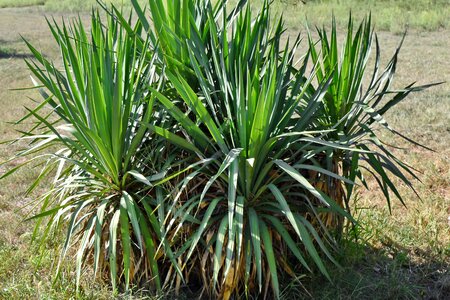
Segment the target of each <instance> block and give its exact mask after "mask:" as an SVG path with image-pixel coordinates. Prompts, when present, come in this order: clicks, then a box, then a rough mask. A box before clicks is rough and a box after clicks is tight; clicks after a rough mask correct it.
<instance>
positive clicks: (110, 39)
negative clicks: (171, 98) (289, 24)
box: [2, 12, 170, 288]
mask: <svg viewBox="0 0 450 300" xmlns="http://www.w3.org/2000/svg"><path fill="white" fill-rule="evenodd" d="M91 26H92V29H91V30H90V32H87V31H86V30H85V29H84V27H83V24H82V22H81V20H78V21H74V22H73V24H72V25H66V24H63V25H58V24H57V23H56V22H53V23H51V22H49V27H50V30H51V32H52V34H53V36H54V38H55V40H56V42H57V44H58V46H59V48H60V51H61V57H62V62H61V66H62V67H61V68H58V67H56V66H55V65H54V64H53V63H52V62H50V61H48V60H47V58H46V57H45V56H44V55H43V54H41V53H40V52H38V51H37V50H36V49H35V48H34V47H33V46H32V45H31V44H29V43H28V42H27V45H28V47H29V49H30V51H31V52H32V53H33V55H34V58H35V60H30V61H27V65H28V67H29V68H30V70H31V72H32V73H33V77H34V78H35V83H36V86H37V88H38V89H39V91H40V93H41V95H42V98H43V100H42V101H40V102H39V104H38V106H37V107H36V108H34V109H28V108H27V110H28V112H29V113H28V114H27V115H26V116H25V117H24V118H22V119H21V120H20V121H19V122H18V123H22V122H24V121H27V120H31V119H34V120H35V125H34V126H33V127H32V128H31V129H29V130H27V131H25V132H23V137H21V138H19V140H20V141H23V140H25V141H29V143H28V146H27V147H26V148H25V149H24V150H23V151H20V152H19V153H17V154H16V156H15V157H14V158H13V159H18V158H29V159H28V160H27V161H26V162H25V163H24V164H22V165H21V166H23V165H25V164H28V163H33V162H37V163H38V165H39V166H42V171H41V174H40V175H39V177H38V178H37V179H36V181H35V182H34V183H33V184H32V185H31V187H30V189H29V190H28V192H31V191H32V190H33V189H34V188H35V187H36V186H37V185H38V184H39V183H40V182H41V181H42V180H43V179H44V178H45V177H46V176H49V175H52V176H53V175H54V180H53V182H52V184H51V186H50V187H49V188H48V190H47V192H46V193H44V195H42V197H40V198H39V199H38V205H39V206H40V210H41V213H39V214H37V215H35V216H33V217H32V219H38V224H37V227H36V231H35V237H38V238H39V239H40V240H41V241H42V242H45V241H46V240H48V239H50V238H51V236H52V232H54V230H55V231H58V229H63V228H64V229H65V230H66V232H67V233H66V240H65V243H64V246H63V247H62V250H61V259H63V258H64V256H65V255H66V253H67V252H68V250H69V248H70V247H71V246H72V245H75V246H76V247H77V248H78V250H77V252H76V258H75V259H76V267H77V286H78V283H79V279H80V275H81V271H82V270H83V268H82V267H83V265H86V264H89V265H90V264H91V263H92V264H93V266H94V271H95V273H97V274H101V275H103V274H105V273H110V279H111V281H112V284H113V287H114V288H116V287H118V286H119V284H122V283H123V284H124V286H125V288H128V287H129V283H130V282H139V281H140V280H141V279H145V280H148V279H151V278H153V279H154V280H153V281H152V284H153V285H154V286H155V287H156V288H160V287H161V282H160V277H159V271H158V262H157V260H158V259H159V258H161V257H163V258H166V257H170V255H169V256H166V255H165V254H164V255H163V254H162V252H163V251H166V250H167V249H166V248H165V247H162V248H159V250H158V246H159V245H160V242H161V239H160V237H161V230H160V228H159V226H160V223H159V222H158V220H157V219H156V217H155V216H154V215H153V210H154V208H155V206H156V203H155V202H154V200H152V199H153V196H154V195H152V194H151V193H150V192H149V191H148V190H149V189H150V187H151V181H154V180H158V178H160V177H161V175H160V174H159V175H158V172H160V171H163V170H164V169H165V164H166V165H170V157H169V156H164V155H165V153H167V152H165V151H164V148H165V142H164V141H161V139H158V138H155V136H154V135H152V134H151V132H149V129H148V128H149V127H148V126H149V124H152V123H159V121H158V120H160V119H163V115H162V114H161V113H158V114H157V115H155V113H154V111H153V107H154V99H155V98H154V96H153V95H152V93H151V92H149V89H150V87H152V88H153V89H158V88H159V87H160V83H161V82H162V81H161V80H160V76H159V74H157V73H156V72H155V70H156V67H155V66H154V60H156V56H150V59H148V57H149V56H148V53H146V55H142V53H140V52H139V49H140V47H138V43H137V42H136V41H137V39H136V35H138V34H140V32H141V29H142V26H141V24H140V23H137V24H136V25H135V27H134V28H133V31H134V34H132V35H131V34H128V33H127V32H126V30H125V29H124V28H123V27H122V26H120V23H119V22H118V21H117V20H116V18H114V16H110V17H108V18H107V20H106V21H103V20H102V17H101V16H100V14H99V12H93V13H92V18H91ZM146 44H148V41H146V42H145V43H144V46H145V45H146ZM139 46H142V45H141V44H139ZM17 169H18V168H14V169H12V170H11V171H9V172H8V173H6V174H4V175H3V176H2V177H5V176H8V175H10V174H12V173H13V172H15V171H17ZM44 219H45V220H46V221H44ZM41 223H45V224H46V225H45V226H44V227H43V228H44V230H43V231H40V230H38V229H39V228H41V227H39V225H40V224H41ZM164 246H166V245H164ZM167 251H170V250H167Z"/></svg>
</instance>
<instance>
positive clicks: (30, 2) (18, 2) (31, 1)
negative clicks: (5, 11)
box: [0, 0, 46, 8]
mask: <svg viewBox="0 0 450 300" xmlns="http://www.w3.org/2000/svg"><path fill="white" fill-rule="evenodd" d="M45 2H46V1H45V0H1V1H0V8H4V7H24V6H34V5H44V4H45Z"/></svg>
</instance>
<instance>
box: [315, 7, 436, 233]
mask: <svg viewBox="0 0 450 300" xmlns="http://www.w3.org/2000/svg"><path fill="white" fill-rule="evenodd" d="M331 25H332V26H331V33H328V32H327V30H326V29H325V28H323V29H319V28H317V34H318V36H319V40H318V42H315V41H314V40H313V38H312V35H311V32H308V37H309V48H310V53H311V58H312V62H313V63H314V64H315V65H317V81H318V83H320V82H322V81H323V80H325V79H326V78H327V76H329V75H330V74H331V75H332V81H331V83H330V85H329V86H328V90H327V92H326V94H325V96H324V101H323V107H322V112H321V114H320V115H319V116H318V120H319V122H320V126H319V128H323V129H333V130H332V131H331V132H329V133H327V136H326V139H327V140H329V141H334V142H338V143H345V144H347V145H349V146H350V147H351V150H349V149H334V150H333V151H332V152H329V153H325V154H326V155H324V156H323V157H322V158H321V165H322V166H323V167H324V168H326V169H328V170H329V171H331V172H333V173H338V174H342V175H343V176H344V177H346V178H348V179H349V180H350V181H352V182H354V181H355V180H356V179H359V180H360V181H361V182H362V183H363V184H364V185H365V186H366V187H367V185H366V183H365V180H364V177H363V172H362V170H366V171H367V172H368V173H369V174H371V175H373V176H374V177H375V179H376V181H377V183H378V185H379V187H380V189H381V190H382V191H383V194H384V196H385V197H386V200H387V203H388V206H389V208H390V207H391V201H390V198H391V197H390V193H394V195H395V196H396V197H397V198H398V199H399V200H400V201H401V202H402V203H403V204H405V203H404V201H403V199H402V196H401V194H400V193H399V191H398V189H397V187H396V185H395V184H394V182H393V181H392V179H391V176H394V177H397V178H398V179H399V180H400V181H402V182H403V183H405V184H406V185H407V186H409V187H410V188H411V189H412V190H413V191H414V192H415V190H414V187H413V185H412V183H411V181H410V179H408V178H415V179H418V177H417V176H416V174H415V172H414V171H415V170H414V168H412V167H411V166H408V165H407V164H406V163H404V162H402V161H401V160H399V159H398V158H397V157H395V155H394V153H393V152H392V150H391V149H390V147H388V146H387V145H386V144H385V143H383V142H382V141H381V140H380V139H379V137H378V135H377V131H376V129H377V128H382V129H386V130H388V131H390V132H392V133H393V134H395V135H397V136H401V137H403V138H406V139H407V140H408V141H410V142H412V143H414V144H417V143H416V142H414V141H411V140H410V139H408V138H407V137H405V136H403V135H402V134H401V133H399V132H397V131H396V130H395V129H393V128H391V127H390V126H389V125H388V123H387V122H386V120H385V119H384V118H383V115H384V114H385V113H386V112H387V111H388V110H389V109H390V108H392V107H393V106H395V105H396V104H398V103H399V102H400V101H402V100H403V99H405V98H406V97H407V96H408V95H409V94H410V93H412V92H418V91H422V90H424V89H426V88H429V87H431V86H433V85H434V84H429V85H423V86H416V85H414V83H412V84H410V85H408V86H406V87H405V88H403V89H399V90H392V88H391V85H392V82H393V79H394V75H395V71H396V67H397V61H398V55H399V52H400V48H401V45H402V43H403V39H404V37H405V36H403V39H402V41H401V43H400V45H399V47H398V48H397V49H396V51H395V54H394V56H393V57H392V58H391V60H390V61H389V63H388V65H387V66H386V68H385V69H384V70H382V69H381V66H380V57H381V56H380V46H379V43H378V38H377V36H376V35H375V42H376V53H375V64H374V66H373V68H371V67H369V66H368V61H369V58H370V54H371V51H372V48H373V47H372V43H373V39H374V32H373V26H372V22H371V16H370V15H369V16H368V17H366V18H364V20H362V22H361V24H360V25H359V26H358V28H357V30H356V32H355V31H354V23H353V19H352V17H351V15H350V17H349V21H348V26H347V37H346V39H345V40H344V43H343V44H342V46H341V47H342V51H339V50H338V47H339V42H338V38H337V29H336V22H335V20H334V18H333V21H332V24H331ZM354 150H356V152H355V151H354ZM359 150H365V151H366V152H360V151H359ZM408 176H411V177H408ZM310 180H311V181H313V182H314V185H315V186H317V187H319V188H320V189H322V190H323V191H324V192H326V193H327V194H328V195H329V196H330V197H331V198H333V199H334V200H335V201H336V202H337V203H339V204H340V205H341V206H343V207H345V208H346V209H347V210H348V211H350V207H349V204H348V202H349V200H350V198H351V195H352V191H353V189H354V185H353V184H346V188H345V189H344V186H343V182H342V181H339V180H335V179H331V178H328V179H326V180H324V179H320V178H319V177H318V176H316V178H314V177H312V178H310ZM326 221H327V225H329V226H332V227H336V226H337V227H339V228H341V227H342V221H343V220H342V218H336V217H335V216H333V215H330V214H328V215H327V220H326ZM338 231H341V229H338Z"/></svg>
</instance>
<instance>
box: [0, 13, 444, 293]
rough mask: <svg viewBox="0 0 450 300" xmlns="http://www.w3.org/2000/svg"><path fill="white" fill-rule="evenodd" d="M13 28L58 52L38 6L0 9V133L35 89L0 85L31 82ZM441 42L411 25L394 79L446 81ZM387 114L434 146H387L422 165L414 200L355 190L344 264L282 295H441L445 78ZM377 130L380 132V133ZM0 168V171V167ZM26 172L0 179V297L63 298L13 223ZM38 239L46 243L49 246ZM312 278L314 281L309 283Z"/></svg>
mask: <svg viewBox="0 0 450 300" xmlns="http://www.w3.org/2000/svg"><path fill="white" fill-rule="evenodd" d="M61 16H65V17H71V15H68V14H62V13H57V14H56V15H55V17H56V18H57V19H58V18H60V17H61ZM19 34H22V35H23V36H24V37H25V38H27V39H29V40H30V41H31V42H32V43H33V44H34V45H36V46H38V48H40V49H42V50H43V51H44V52H45V53H46V54H47V55H49V56H50V57H53V58H57V57H58V52H57V49H56V48H55V47H54V44H53V42H52V40H51V38H50V33H49V31H48V29H47V26H46V23H45V19H44V12H43V11H42V10H40V9H37V8H21V9H1V10H0V49H8V53H10V54H11V53H13V55H10V54H8V55H3V56H2V55H0V74H2V76H1V77H0V121H1V122H0V135H1V139H2V140H5V139H10V138H13V137H14V136H15V132H14V128H13V126H11V125H10V124H8V123H7V122H9V121H14V120H16V119H18V118H19V117H20V116H22V114H23V113H24V111H25V110H24V108H23V106H24V105H32V102H31V100H30V99H29V97H31V98H33V97H36V98H37V97H38V96H37V95H36V93H35V92H33V91H20V92H18V91H11V90H10V89H14V88H21V87H28V86H30V84H31V83H30V80H29V72H28V70H27V68H26V66H25V64H24V62H23V57H26V55H27V51H26V49H25V47H24V43H23V42H22V41H21V39H20V36H19ZM379 38H380V42H381V45H382V49H383V53H384V54H385V57H386V58H387V57H388V56H389V55H390V54H392V52H393V50H394V48H395V46H396V45H397V43H398V41H399V36H397V35H395V34H393V33H388V32H381V33H380V34H379ZM449 48H450V30H440V31H433V32H426V33H424V32H419V31H411V32H410V33H409V35H408V37H407V39H406V41H405V44H404V47H403V51H402V54H401V59H400V62H399V68H398V78H397V85H396V87H401V86H403V85H405V84H407V83H410V82H412V81H415V80H418V81H419V83H428V82H435V81H442V80H444V81H447V82H450V73H449V70H450V52H449V51H448V49H449ZM4 52H5V53H6V50H5V51H4ZM387 119H388V121H389V122H390V123H391V125H392V126H394V127H395V128H397V129H399V130H400V131H401V132H403V133H405V134H407V135H408V136H410V137H412V138H414V139H416V140H417V141H419V142H421V143H423V144H425V145H427V146H428V147H431V148H433V149H435V150H436V152H429V151H426V150H423V149H421V148H418V147H412V148H409V149H406V150H397V151H398V154H399V155H400V156H401V157H402V158H405V159H406V160H407V161H409V163H410V164H412V165H414V166H416V167H417V168H418V169H419V170H420V171H421V172H422V173H423V174H422V175H421V178H422V181H423V183H417V184H416V187H417V189H418V192H419V194H420V195H421V198H422V200H419V199H418V198H417V197H416V196H415V195H414V194H413V193H411V192H410V191H407V190H406V189H402V192H404V193H405V194H406V195H408V197H407V199H408V201H407V204H408V209H405V208H404V207H402V206H401V205H399V203H395V204H394V205H393V210H392V215H391V216H390V215H389V212H388V209H387V206H386V203H385V202H384V200H382V197H381V196H380V192H379V191H378V190H377V189H376V187H375V185H372V186H373V187H374V188H373V189H372V190H371V191H361V193H360V196H359V198H358V201H357V202H356V204H355V207H354V209H355V210H356V213H357V215H359V220H360V222H361V224H362V225H364V227H363V228H359V229H358V233H359V239H358V243H354V242H353V241H352V240H351V239H350V238H347V240H346V241H345V243H344V245H345V246H344V250H343V253H342V257H341V261H342V263H343V265H346V268H345V269H344V270H343V271H339V270H335V271H333V274H335V278H336V282H335V284H334V285H331V284H328V283H326V282H325V281H324V280H323V279H322V278H320V277H313V278H312V279H311V280H310V281H308V283H307V284H306V288H307V289H308V290H309V291H310V293H311V294H308V293H307V292H305V290H304V288H303V287H300V286H298V285H297V284H296V283H295V282H292V283H291V284H290V285H289V286H288V287H287V288H286V291H285V295H286V296H287V297H289V295H298V293H301V294H302V295H304V296H305V297H308V296H312V297H315V298H330V299H336V298H344V299H348V298H352V299H366V298H371V299H374V298H380V299H381V298H386V297H388V298H405V299H407V298H431V297H434V298H437V299H438V298H440V297H441V298H442V299H445V297H446V295H447V296H450V279H449V276H450V274H449V273H448V271H447V270H448V269H449V263H450V261H449V255H450V225H449V223H448V220H447V218H448V216H449V210H450V147H449V143H450V84H448V83H446V84H443V85H441V86H438V87H435V88H433V89H432V90H429V91H427V92H424V93H421V94H417V95H414V96H413V97H411V98H410V99H408V100H407V101H405V102H404V103H402V104H401V105H399V106H398V107H397V108H396V109H394V110H393V111H392V112H391V113H390V114H389V115H388V116H387ZM385 138H386V140H388V141H389V140H390V137H389V136H386V137H385ZM397 142H398V144H399V145H401V146H402V145H403V146H404V145H406V144H405V143H403V142H402V141H397ZM17 147H18V146H17V145H12V146H5V145H3V146H0V161H3V160H5V159H6V158H8V157H9V156H10V155H11V154H12V153H13V151H14V150H15V149H17ZM4 171H5V170H4V169H0V174H2V172H4ZM35 175H36V171H35V170H33V169H29V170H28V172H22V173H20V174H18V175H14V177H11V178H9V179H8V180H6V181H2V182H1V185H0V299H33V298H34V299H40V298H46V299H48V298H52V299H63V298H70V297H73V292H74V277H73V274H72V273H71V272H70V268H69V269H68V271H66V272H64V273H63V274H62V276H61V278H60V279H59V280H58V281H57V282H56V284H55V286H52V282H51V278H52V277H51V276H52V273H51V271H50V270H51V267H52V263H53V261H54V260H55V257H54V256H53V254H51V252H50V251H49V252H48V253H46V254H44V255H43V256H42V260H41V261H40V260H39V256H38V255H37V252H36V249H35V246H31V245H30V233H31V230H32V227H33V224H32V222H23V221H22V220H23V217H24V215H25V212H24V211H23V210H20V207H22V206H23V205H24V204H25V203H26V202H27V201H29V200H31V199H24V197H23V196H22V195H23V191H24V190H25V188H26V185H27V184H28V183H29V182H30V181H31V179H32V177H33V176H35ZM371 183H372V182H371ZM366 208H371V209H366ZM46 247H47V248H48V249H49V250H50V249H52V248H53V247H54V245H46ZM85 278H86V277H85ZM317 286H320V287H321V288H320V289H316V288H315V287H317ZM83 287H84V294H83V295H82V296H81V297H82V298H86V299H91V298H95V299H98V298H108V297H109V296H110V294H109V292H108V290H107V288H105V287H102V286H96V285H95V284H94V283H92V282H89V281H87V280H86V281H85V282H84V283H83ZM313 291H314V292H313ZM336 295H337V296H336ZM291 298H292V297H291Z"/></svg>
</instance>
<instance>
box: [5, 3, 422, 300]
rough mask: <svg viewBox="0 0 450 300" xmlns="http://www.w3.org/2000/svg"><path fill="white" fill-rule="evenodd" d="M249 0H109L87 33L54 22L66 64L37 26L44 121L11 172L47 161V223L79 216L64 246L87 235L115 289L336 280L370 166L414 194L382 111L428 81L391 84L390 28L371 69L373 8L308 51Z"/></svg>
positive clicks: (80, 261) (225, 289)
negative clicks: (121, 3) (47, 48)
mask: <svg viewBox="0 0 450 300" xmlns="http://www.w3.org/2000/svg"><path fill="white" fill-rule="evenodd" d="M244 2H246V1H239V2H238V4H237V5H236V6H235V7H234V8H232V9H231V12H230V13H228V7H227V5H226V4H227V2H226V1H221V0H219V1H216V2H215V4H214V5H213V4H212V2H211V1H209V0H182V1H164V0H156V1H153V0H152V1H149V3H148V11H147V10H146V9H144V8H142V7H141V6H140V5H139V4H138V2H137V1H134V0H133V1H132V3H133V6H134V11H135V12H136V13H137V16H138V18H137V20H135V19H133V18H132V17H131V16H129V17H125V16H124V14H123V12H122V11H120V10H119V9H117V8H115V7H111V8H108V7H106V6H104V9H105V11H106V13H107V14H106V15H107V17H106V21H103V20H105V18H103V17H101V16H100V14H99V13H98V12H93V13H92V20H91V22H92V29H91V30H90V32H87V31H86V30H85V29H84V27H83V25H82V23H81V21H79V20H78V21H76V22H74V23H73V24H72V25H71V26H67V25H65V24H63V25H58V24H57V23H55V22H53V23H50V22H49V25H50V29H51V31H52V34H53V36H54V38H55V40H56V41H57V43H58V46H59V48H60V50H61V57H62V63H61V67H60V68H58V67H55V65H54V64H53V63H52V62H50V61H49V60H48V59H47V58H46V57H45V56H44V55H43V54H41V53H40V52H38V51H37V50H36V49H35V48H34V47H33V46H32V45H31V44H29V43H27V44H28V46H29V48H30V50H31V52H32V53H33V55H34V56H35V60H33V61H27V64H28V66H29V68H30V70H31V71H32V73H33V77H34V78H35V79H34V80H35V84H36V88H38V89H39V91H40V93H41V95H42V96H43V100H42V101H41V102H39V104H38V105H37V107H35V108H33V109H28V111H29V113H28V114H27V115H26V116H25V117H24V118H22V119H21V120H19V122H18V123H22V122H24V121H26V120H31V119H34V120H35V124H34V126H33V127H32V128H30V129H28V130H26V131H22V134H23V136H22V137H21V138H19V139H18V140H19V141H29V143H28V145H27V146H26V148H25V149H24V150H23V151H20V152H18V153H17V154H16V155H15V157H13V159H23V158H26V159H27V160H26V162H25V163H23V164H22V165H20V166H19V167H16V168H13V169H11V170H10V171H9V172H7V173H6V174H4V175H3V176H2V177H6V176H8V175H10V174H13V173H14V172H16V171H17V170H18V169H20V168H21V167H22V166H24V165H27V164H30V163H34V162H36V163H37V165H38V166H41V167H42V172H41V174H40V175H39V176H38V178H37V179H36V181H35V182H34V183H33V184H32V185H31V186H30V188H29V190H28V192H31V191H33V190H34V189H35V188H36V186H37V185H38V184H39V183H41V182H42V181H43V180H44V179H45V178H46V177H48V176H54V177H53V178H54V180H53V182H52V183H51V185H50V187H49V188H48V190H47V192H46V193H44V195H42V197H40V198H39V199H38V200H37V204H38V205H40V213H38V214H37V215H35V216H34V217H32V218H33V219H37V220H38V224H37V227H36V231H35V237H40V238H41V240H42V241H43V242H45V241H46V240H48V239H49V238H50V237H51V236H52V233H53V232H55V231H56V232H57V231H58V229H64V230H66V232H67V233H66V235H65V243H64V245H63V246H62V251H61V261H62V260H63V259H64V257H65V256H66V255H67V253H68V251H69V249H70V247H71V246H72V245H74V246H75V248H76V249H77V251H76V254H75V260H76V266H77V285H78V283H79V279H80V276H81V273H82V270H83V266H87V265H92V266H93V269H94V271H95V273H96V274H99V275H103V277H105V278H107V277H109V279H110V280H111V283H112V285H113V287H114V288H115V289H117V288H118V287H123V288H124V289H129V287H130V283H142V282H143V281H150V282H151V284H152V286H153V287H154V288H155V289H156V290H160V291H161V290H163V289H165V288H168V287H174V288H175V289H176V290H177V291H179V290H180V287H181V285H182V284H183V285H187V286H196V287H198V289H199V293H200V297H201V296H205V295H208V296H210V297H220V298H223V299H229V298H232V297H241V296H246V297H253V296H259V295H262V296H264V297H272V296H273V297H274V298H279V297H280V290H281V284H280V282H283V281H285V278H284V277H285V276H286V277H291V278H292V277H295V276H296V275H297V274H298V273H300V272H305V271H306V270H308V271H313V269H314V267H315V268H317V269H318V270H320V272H322V273H323V274H324V275H325V276H326V277H327V278H329V279H330V280H331V278H330V277H329V275H328V273H327V271H326V268H325V263H324V259H326V258H325V257H327V258H328V259H329V260H331V261H332V262H334V263H336V261H335V260H334V259H333V257H332V250H334V249H335V248H336V242H335V235H334V234H332V232H331V230H330V229H332V230H334V229H336V222H334V221H333V220H332V219H337V220H338V221H339V222H338V225H339V226H338V228H337V229H338V233H339V232H340V231H341V230H342V223H343V220H344V218H347V219H348V220H349V221H350V222H354V220H353V219H352V217H351V214H350V209H349V205H348V202H349V199H350V197H351V195H352V191H353V189H354V186H355V181H356V180H359V181H361V182H362V183H363V184H365V181H364V177H363V172H362V171H363V170H367V171H368V172H369V173H371V174H373V175H374V176H375V178H376V180H377V182H378V183H379V185H380V187H381V189H382V191H383V193H384V194H385V196H386V198H387V200H388V203H389V204H390V196H389V193H390V191H392V192H394V194H395V195H396V196H397V197H399V198H400V200H401V201H403V200H402V199H401V196H400V194H399V192H398V190H397V188H396V186H395V184H394V182H393V181H392V180H391V178H390V176H388V173H391V174H392V175H393V176H395V177H398V178H399V179H400V180H402V181H403V182H405V183H406V184H407V185H409V186H412V185H411V183H410V181H409V180H408V178H407V175H408V174H409V175H412V176H413V177H415V176H416V175H415V174H414V172H413V171H414V170H413V169H412V168H411V167H409V166H408V165H406V164H405V163H403V162H401V161H400V160H399V159H397V158H396V157H395V156H394V155H393V153H392V152H391V151H390V150H389V148H388V147H386V146H385V145H384V144H383V143H382V142H381V141H380V140H379V139H378V138H377V135H376V134H375V133H376V132H375V126H381V127H384V128H387V129H388V130H391V131H392V132H394V133H396V134H399V133H398V132H396V131H394V130H393V129H392V128H390V127H389V126H388V125H387V123H386V121H385V120H384V119H383V117H382V116H383V114H384V113H385V112H386V111H387V110H388V109H389V108H391V107H392V106H394V105H395V104H397V103H398V102H399V101H401V100H402V99H404V98H405V97H406V96H407V95H408V94H409V93H411V92H414V91H419V90H423V89H424V88H426V87H428V86H419V87H415V86H413V85H410V86H407V87H406V88H405V89H402V90H398V91H395V90H391V89H390V84H391V82H392V79H393V75H394V73H395V69H396V63H397V55H398V50H397V51H396V53H395V55H394V57H393V58H392V60H391V61H390V63H389V64H388V66H387V67H386V69H385V70H384V71H382V72H380V70H379V64H380V63H379V61H380V58H379V45H378V41H377V40H376V38H375V40H376V48H377V54H376V62H375V67H374V69H373V70H369V69H368V68H367V61H368V58H369V55H370V51H371V48H372V39H373V38H372V37H373V29H372V25H371V21H370V17H369V18H368V19H366V20H364V21H363V22H362V24H361V25H360V27H359V28H358V30H357V31H356V34H355V35H353V21H352V20H351V19H350V21H349V26H348V28H347V30H348V34H347V39H346V41H345V43H344V47H343V49H344V50H343V52H342V54H341V56H339V55H338V54H339V53H338V50H337V48H338V46H337V45H338V40H337V30H336V25H335V22H333V24H332V29H331V37H329V36H328V34H327V31H326V30H325V29H324V30H318V34H319V42H318V44H316V43H315V42H314V41H313V39H312V37H311V34H309V43H308V48H307V49H306V50H305V55H304V56H302V57H301V59H300V60H299V63H298V64H297V63H296V62H295V61H294V58H295V57H296V54H297V48H298V47H299V45H300V38H299V37H297V39H296V40H295V41H294V42H291V41H289V40H288V41H287V42H285V41H283V38H282V36H283V33H284V30H285V29H284V25H283V21H282V19H279V20H277V22H273V20H271V14H270V4H271V1H269V0H265V1H264V3H263V5H262V8H261V10H260V11H259V12H258V13H257V14H256V16H255V14H254V13H253V12H252V9H251V8H250V5H249V4H247V5H246V6H244V5H243V4H244ZM147 12H148V13H149V15H150V16H151V18H152V21H150V20H149V19H148V16H147ZM131 24H134V25H131ZM317 45H318V46H317ZM310 62H312V66H311V67H308V64H309V63H310ZM368 72H371V73H368ZM367 74H368V75H371V76H369V78H368V80H369V84H368V87H367V88H363V84H364V83H365V76H366V75H367ZM324 216H326V218H325V219H324ZM329 216H331V217H329ZM44 220H45V221H44ZM41 224H44V226H43V227H41V226H40V225H41ZM39 228H43V229H44V230H43V232H40V231H39V230H38V229H39ZM336 264H337V263H336ZM58 270H59V267H58ZM105 274H107V276H105Z"/></svg>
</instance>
